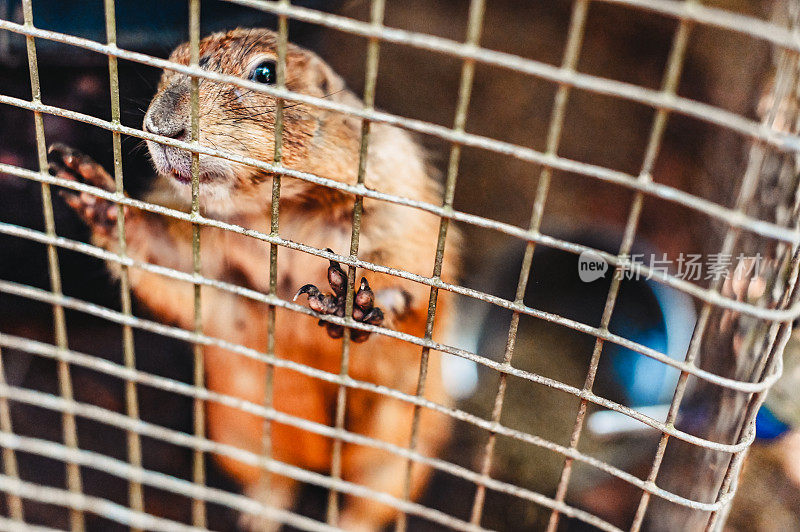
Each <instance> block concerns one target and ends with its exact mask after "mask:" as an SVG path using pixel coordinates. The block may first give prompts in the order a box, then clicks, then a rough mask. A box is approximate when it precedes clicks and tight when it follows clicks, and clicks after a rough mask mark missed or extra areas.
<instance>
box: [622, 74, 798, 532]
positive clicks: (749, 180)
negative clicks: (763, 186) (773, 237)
mask: <svg viewBox="0 0 800 532" xmlns="http://www.w3.org/2000/svg"><path fill="white" fill-rule="evenodd" d="M785 74H786V73H785V71H783V70H781V69H779V70H778V79H777V80H776V82H775V87H776V90H775V95H776V97H775V102H774V103H773V107H772V109H771V111H770V113H769V114H768V116H766V117H765V118H764V120H763V121H762V125H763V126H764V127H765V128H769V127H771V126H772V123H773V122H774V120H775V116H776V113H777V109H778V105H779V102H780V101H781V94H783V93H784V92H785V91H786V90H788V85H789V80H788V79H787V77H786V75H785ZM764 158H765V149H764V146H763V144H762V143H760V142H756V143H754V145H753V147H752V149H751V151H750V157H749V160H748V165H747V169H746V170H745V175H744V177H743V179H742V187H741V190H740V191H739V195H738V197H737V199H736V205H735V207H734V211H735V212H737V213H742V212H743V211H744V210H745V209H746V207H747V204H748V203H749V202H750V200H751V199H752V197H753V194H754V193H755V189H756V186H757V184H758V177H759V175H760V172H761V167H762V165H763V163H764ZM740 234H741V229H739V228H736V227H729V228H728V231H727V232H726V234H725V239H724V241H723V244H722V249H721V251H720V255H722V256H727V255H730V254H731V253H732V252H733V250H734V248H735V246H736V243H737V241H738V239H739V235H740ZM722 283H723V279H722V278H721V277H720V279H717V280H715V281H714V282H713V283H712V286H711V290H712V291H714V292H717V293H719V290H720V288H721V286H722ZM711 310H712V305H711V304H710V303H705V304H704V305H703V308H702V310H701V313H700V317H699V319H698V322H697V325H696V326H695V331H694V333H693V334H692V339H691V341H690V343H689V349H688V352H687V355H686V362H687V363H689V364H693V363H694V361H695V359H696V358H697V356H698V354H699V352H700V346H701V343H702V340H703V336H704V334H705V330H706V328H707V326H708V321H709V319H710V316H711ZM688 380H689V373H687V372H685V371H682V372H681V375H680V377H679V379H678V384H677V386H676V388H675V393H674V394H673V397H672V402H671V403H670V408H669V412H668V413H667V419H666V424H667V425H673V424H674V423H675V419H676V418H677V416H678V411H679V409H680V405H681V401H682V400H683V396H684V394H685V393H686V387H687V384H688ZM668 442H669V435H668V434H666V433H662V434H661V439H660V440H659V442H658V448H657V449H656V454H655V457H654V458H653V465H652V467H651V469H650V473H649V474H648V476H647V483H648V484H650V485H652V486H655V480H656V478H657V477H658V472H659V470H660V469H661V464H662V462H663V459H664V454H665V452H666V448H667V443H668ZM650 499H651V497H650V493H649V492H647V491H645V492H643V493H642V498H641V499H640V501H639V507H638V508H637V510H636V515H635V516H634V520H633V524H632V525H631V531H632V532H638V530H639V529H640V528H641V526H642V523H643V521H644V516H645V513H646V512H647V507H648V505H649V503H650Z"/></svg>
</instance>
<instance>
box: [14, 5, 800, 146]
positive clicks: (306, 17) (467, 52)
mask: <svg viewBox="0 0 800 532" xmlns="http://www.w3.org/2000/svg"><path fill="white" fill-rule="evenodd" d="M225 1H226V2H229V3H233V4H239V5H243V6H247V7H251V8H253V9H257V10H260V11H266V12H269V13H273V14H276V15H286V16H289V17H291V18H293V19H296V20H301V21H303V22H309V23H312V24H317V25H321V26H325V27H328V28H332V29H336V30H339V31H343V32H347V33H351V34H355V35H359V36H362V37H372V38H378V39H380V40H381V41H385V42H391V43H394V44H401V45H406V46H410V47H413V48H421V49H424V50H429V51H433V52H439V53H443V54H447V55H451V56H454V57H458V58H461V59H472V60H474V61H477V62H480V63H484V64H488V65H492V66H496V67H500V68H505V69H509V70H513V71H515V72H520V73H523V74H528V75H530V76H534V77H538V78H541V79H544V80H547V81H552V82H554V83H557V84H560V85H568V86H571V87H574V88H578V89H584V90H587V91H590V92H594V93H597V94H604V95H607V96H613V97H617V98H621V99H625V100H629V101H632V102H636V103H640V104H643V105H647V106H649V107H653V108H656V109H664V110H668V111H674V112H676V113H679V114H683V115H687V116H691V117H693V118H696V119H698V120H701V121H703V122H707V123H710V124H714V125H718V126H721V127H724V128H726V129H730V130H732V131H736V132H738V133H740V134H742V135H745V136H748V137H751V138H754V139H758V140H761V141H763V142H765V143H767V144H770V145H773V146H775V147H777V148H779V149H783V150H790V151H798V149H800V138H798V137H797V136H795V135H792V134H789V133H785V132H779V131H777V130H769V129H766V128H763V127H762V126H761V124H759V123H758V122H756V121H754V120H750V119H748V118H745V117H743V116H741V115H738V114H736V113H733V112H731V111H726V110H724V109H721V108H719V107H715V106H713V105H709V104H704V103H701V102H698V101H695V100H691V99H689V98H683V97H680V96H676V95H672V94H668V93H666V92H664V91H660V90H654V89H648V88H645V87H641V86H639V85H634V84H631V83H625V82H622V81H615V80H611V79H607V78H601V77H598V76H592V75H590V74H582V73H580V72H576V71H574V70H569V69H565V68H563V67H559V66H555V65H551V64H548V63H543V62H540V61H535V60H533V59H527V58H523V57H520V56H517V55H513V54H508V53H504V52H497V51H494V50H488V49H485V48H480V47H478V46H474V45H470V44H465V43H460V42H458V41H453V40H450V39H445V38H442V37H436V36H433V35H428V34H424V33H415V32H410V31H406V30H400V29H396V28H387V27H385V26H384V27H381V28H375V27H373V26H372V25H371V24H368V23H365V22H360V21H357V20H353V19H351V18H348V17H343V16H340V15H334V14H331V13H324V12H322V11H316V10H313V9H309V8H304V7H300V6H295V5H282V4H278V3H277V2H267V1H262V0H225ZM770 26H771V27H774V29H775V30H776V32H780V31H781V30H782V31H784V32H786V30H785V29H783V28H780V27H779V26H772V25H770ZM1 27H2V26H0V28H1ZM14 31H17V30H14ZM21 31H22V30H19V32H21ZM785 34H786V35H790V34H788V32H786V33H785ZM96 44H97V43H95V46H96ZM786 44H789V45H790V47H791V48H797V47H798V44H797V42H796V41H795V40H794V39H789V40H787V43H786ZM93 49H96V48H93ZM97 51H99V50H97ZM101 53H108V52H105V51H103V52H101ZM174 70H178V69H177V68H175V69H174ZM237 84H238V83H237ZM265 92H268V91H265ZM444 129H448V130H449V128H444ZM450 131H451V132H452V130H450ZM537 153H538V152H537ZM540 155H542V154H540Z"/></svg>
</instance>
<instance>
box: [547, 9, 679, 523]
mask: <svg viewBox="0 0 800 532" xmlns="http://www.w3.org/2000/svg"><path fill="white" fill-rule="evenodd" d="M686 2H687V3H694V0H686ZM690 30H691V26H690V24H689V23H688V22H686V21H685V20H681V21H680V23H679V24H678V29H677V30H676V31H675V35H674V37H673V42H672V49H671V51H670V55H669V59H668V61H667V68H666V72H665V73H664V79H663V81H662V90H663V92H664V93H665V94H668V95H670V96H674V95H675V93H676V92H677V90H678V83H679V81H680V77H681V71H682V70H683V63H684V59H685V58H686V48H687V46H688V43H689V33H690ZM667 118H668V114H667V111H666V110H664V109H658V110H657V111H656V116H655V118H654V120H653V124H652V126H651V128H650V138H649V139H648V142H647V148H646V151H645V155H644V161H643V163H642V169H641V171H640V173H639V177H638V179H639V180H640V181H644V182H647V181H651V180H652V171H653V167H654V166H655V163H656V158H657V157H658V153H659V151H660V149H661V141H662V139H663V138H664V130H665V128H666V125H667ZM643 203H644V195H643V194H642V193H641V192H636V195H635V196H634V198H633V202H632V204H631V207H630V210H629V212H628V219H627V221H626V223H625V231H624V233H623V237H622V243H621V245H620V248H619V252H618V253H617V255H618V256H620V257H625V256H628V255H629V254H630V252H631V249H632V247H633V242H634V239H635V238H636V230H637V227H638V225H639V219H640V218H641V214H642V207H643ZM622 273H623V270H622V269H621V268H619V266H618V267H617V268H615V271H614V274H613V276H612V278H611V279H612V280H611V286H610V287H609V290H608V296H607V298H606V303H605V308H604V309H603V316H602V318H601V320H600V329H603V330H608V326H609V324H610V323H611V316H612V314H613V312H614V307H615V306H616V301H617V296H618V295H619V289H620V285H621V283H622ZM603 345H604V342H603V340H602V339H600V338H598V339H597V340H596V341H595V344H594V349H593V351H592V358H591V361H590V362H589V371H588V372H587V374H586V381H585V382H584V385H583V389H584V390H585V391H591V390H592V388H593V387H594V381H595V378H596V377H597V368H598V366H599V364H600V357H601V355H602V353H603ZM587 406H588V401H586V399H581V402H580V406H579V407H578V415H577V416H576V418H575V424H574V425H573V429H572V435H571V436H570V447H571V448H575V449H577V448H578V444H579V443H580V438H581V433H582V432H583V422H584V419H585V418H586V411H587ZM572 463H573V461H572V460H570V459H569V458H567V459H566V461H565V462H564V468H563V469H562V471H561V478H560V479H559V482H558V487H557V488H556V500H558V501H563V500H564V498H565V497H566V495H567V490H568V488H569V481H570V477H571V475H572ZM558 521H559V514H558V512H555V511H553V512H552V513H551V514H550V522H549V523H548V527H547V529H548V532H555V530H556V529H557V527H558ZM634 528H635V526H634Z"/></svg>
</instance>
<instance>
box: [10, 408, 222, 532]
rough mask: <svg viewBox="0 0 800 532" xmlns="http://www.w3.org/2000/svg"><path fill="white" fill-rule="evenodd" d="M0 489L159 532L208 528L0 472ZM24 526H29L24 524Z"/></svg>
mask: <svg viewBox="0 0 800 532" xmlns="http://www.w3.org/2000/svg"><path fill="white" fill-rule="evenodd" d="M53 397H55V396H53ZM0 491H5V492H8V493H13V494H14V495H18V496H20V497H22V498H23V499H29V500H33V501H38V502H41V503H45V504H51V505H54V506H62V507H66V508H70V509H73V510H78V511H81V512H88V513H93V514H95V515H99V516H100V517H103V518H105V519H108V520H110V521H114V522H116V523H120V524H122V525H126V526H129V527H134V528H140V529H146V530H153V531H163V532H207V531H208V529H206V528H196V527H193V526H188V525H184V524H182V523H178V522H177V521H172V520H169V519H164V518H162V517H156V516H154V515H150V514H146V513H144V512H137V511H135V510H131V509H130V508H128V507H127V506H122V505H120V504H117V503H114V502H111V501H109V500H107V499H102V498H100V497H93V496H91V495H85V494H83V493H80V492H76V491H67V490H65V489H61V488H54V487H51V486H43V485H41V484H34V483H31V482H25V481H22V480H19V479H15V478H12V477H9V476H7V475H0ZM25 530H29V529H27V528H26V529H25Z"/></svg>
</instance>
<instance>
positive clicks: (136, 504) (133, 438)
mask: <svg viewBox="0 0 800 532" xmlns="http://www.w3.org/2000/svg"><path fill="white" fill-rule="evenodd" d="M105 19H106V38H107V42H108V45H109V46H110V47H112V48H116V46H117V21H116V10H115V5H114V0H105ZM108 73H109V83H110V84H111V123H112V124H114V125H117V126H118V125H120V103H119V69H118V64H117V58H116V57H114V56H111V55H110V56H108ZM112 139H113V149H114V183H115V187H116V193H117V195H118V196H119V197H123V195H124V192H123V180H122V139H121V136H120V134H119V133H118V132H116V131H115V132H113V133H112ZM117 208H118V209H119V214H118V216H117V234H118V242H119V252H120V255H121V256H122V257H123V258H124V257H126V256H127V242H126V239H125V216H124V210H123V207H122V205H120V204H119V203H117ZM119 267H120V287H119V288H120V301H121V306H122V313H123V314H124V315H126V316H131V315H132V312H131V291H130V279H129V276H128V266H127V265H126V264H122V263H120V265H119ZM122 350H123V357H124V362H125V367H127V368H130V369H136V354H135V352H134V347H133V329H132V328H131V326H130V325H129V324H125V325H123V326H122ZM125 411H126V413H127V414H128V416H129V417H131V418H133V419H139V401H138V398H137V393H136V383H135V382H134V381H133V380H131V379H127V380H126V381H125ZM127 439H128V462H129V463H130V464H131V465H132V466H134V467H141V466H142V445H141V439H140V437H139V434H137V433H136V432H133V431H128V433H127ZM128 504H129V505H130V507H131V508H132V509H134V510H136V511H138V512H144V494H143V492H142V485H141V483H140V482H137V481H135V480H131V481H130V483H129V484H128ZM136 530H138V529H136Z"/></svg>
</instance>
